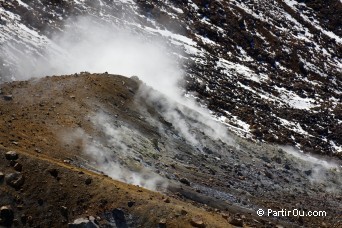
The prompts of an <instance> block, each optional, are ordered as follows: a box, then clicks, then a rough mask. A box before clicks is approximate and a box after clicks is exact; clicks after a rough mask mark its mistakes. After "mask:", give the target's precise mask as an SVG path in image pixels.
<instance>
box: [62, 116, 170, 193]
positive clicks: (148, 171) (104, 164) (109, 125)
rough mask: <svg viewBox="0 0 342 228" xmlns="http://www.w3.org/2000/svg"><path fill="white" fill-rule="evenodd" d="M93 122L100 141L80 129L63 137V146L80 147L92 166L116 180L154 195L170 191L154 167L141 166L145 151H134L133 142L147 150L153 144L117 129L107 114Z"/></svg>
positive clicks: (135, 134)
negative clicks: (148, 144) (141, 154)
mask: <svg viewBox="0 0 342 228" xmlns="http://www.w3.org/2000/svg"><path fill="white" fill-rule="evenodd" d="M90 119H91V122H92V123H93V125H94V126H95V128H96V129H95V131H97V132H100V134H99V135H98V136H97V137H94V136H90V135H88V134H87V133H86V132H85V131H84V130H83V129H81V128H78V129H75V130H73V131H69V132H67V133H63V134H61V135H62V140H63V142H64V143H67V144H71V145H72V144H77V143H80V144H81V146H82V150H83V152H84V153H85V154H86V155H88V156H89V157H90V158H91V161H92V162H91V163H90V164H88V165H90V166H91V167H94V168H95V169H97V170H99V171H102V172H103V173H105V174H107V175H108V176H110V177H111V178H113V179H116V180H120V181H123V182H126V183H128V184H134V185H139V186H141V187H144V188H147V189H150V190H154V191H163V190H165V189H166V187H167V181H166V180H165V179H164V178H163V177H161V176H160V175H158V174H156V173H155V171H153V170H152V168H151V167H147V166H146V165H144V164H141V163H140V162H142V161H140V162H138V161H139V160H140V159H139V158H138V155H139V154H140V153H141V151H134V150H133V149H130V144H131V143H132V140H133V139H135V140H138V141H139V143H141V144H145V146H146V144H147V143H148V142H149V140H147V139H144V137H143V136H141V135H140V134H139V133H138V132H135V131H133V130H131V129H128V128H127V127H125V126H124V125H122V126H119V125H115V124H114V121H113V119H112V118H110V117H109V116H107V115H106V114H104V113H98V114H96V115H93V116H92V117H90ZM131 148H132V147H131Z"/></svg>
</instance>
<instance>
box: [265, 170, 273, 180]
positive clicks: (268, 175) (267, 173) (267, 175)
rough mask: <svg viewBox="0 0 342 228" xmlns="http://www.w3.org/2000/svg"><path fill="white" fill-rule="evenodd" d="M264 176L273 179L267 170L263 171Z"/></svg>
mask: <svg viewBox="0 0 342 228" xmlns="http://www.w3.org/2000/svg"><path fill="white" fill-rule="evenodd" d="M265 176H266V177H268V178H270V179H273V175H272V174H271V173H270V172H268V171H265Z"/></svg>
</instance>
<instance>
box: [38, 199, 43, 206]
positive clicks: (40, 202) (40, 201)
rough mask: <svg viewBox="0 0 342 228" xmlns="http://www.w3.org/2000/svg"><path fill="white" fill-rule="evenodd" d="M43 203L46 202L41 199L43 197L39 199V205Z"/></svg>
mask: <svg viewBox="0 0 342 228" xmlns="http://www.w3.org/2000/svg"><path fill="white" fill-rule="evenodd" d="M43 204H44V200H43V199H41V198H39V199H38V205H39V206H42V205H43Z"/></svg>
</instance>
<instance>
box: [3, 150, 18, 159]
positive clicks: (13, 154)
mask: <svg viewBox="0 0 342 228" xmlns="http://www.w3.org/2000/svg"><path fill="white" fill-rule="evenodd" d="M5 157H6V159H7V160H17V159H18V158H19V155H18V154H17V152H15V151H8V152H7V153H6V154H5Z"/></svg>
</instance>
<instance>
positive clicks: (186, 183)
mask: <svg viewBox="0 0 342 228" xmlns="http://www.w3.org/2000/svg"><path fill="white" fill-rule="evenodd" d="M179 182H181V183H183V184H185V185H188V186H190V181H189V180H188V179H186V178H181V179H180V180H179Z"/></svg>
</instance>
